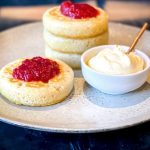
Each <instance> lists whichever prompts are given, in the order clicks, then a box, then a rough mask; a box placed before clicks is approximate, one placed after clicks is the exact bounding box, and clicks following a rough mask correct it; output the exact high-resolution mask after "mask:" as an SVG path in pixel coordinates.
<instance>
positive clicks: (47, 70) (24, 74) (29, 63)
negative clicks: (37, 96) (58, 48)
mask: <svg viewBox="0 0 150 150" xmlns="http://www.w3.org/2000/svg"><path fill="white" fill-rule="evenodd" d="M59 73H60V70H59V65H58V63H57V62H55V61H53V60H50V59H45V58H42V57H33V58H32V59H25V60H24V61H23V62H22V64H21V65H20V66H18V67H17V68H15V69H14V70H13V74H12V76H13V78H14V79H19V80H23V81H26V82H31V81H42V82H45V83H47V82H48V81H49V80H50V79H52V78H53V77H55V76H56V75H58V74H59Z"/></svg>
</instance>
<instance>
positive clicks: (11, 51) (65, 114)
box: [0, 23, 150, 133]
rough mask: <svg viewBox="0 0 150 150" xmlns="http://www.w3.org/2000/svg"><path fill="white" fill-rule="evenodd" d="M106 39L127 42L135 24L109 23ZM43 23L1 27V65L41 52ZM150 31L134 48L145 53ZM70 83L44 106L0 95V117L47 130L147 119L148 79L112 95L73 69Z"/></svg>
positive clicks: (105, 128) (76, 129) (149, 47)
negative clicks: (21, 103)
mask: <svg viewBox="0 0 150 150" xmlns="http://www.w3.org/2000/svg"><path fill="white" fill-rule="evenodd" d="M109 29H110V41H109V43H110V44H125V45H129V44H130V43H131V41H132V40H133V38H134V37H135V35H136V33H137V32H138V30H139V29H138V28H135V27H131V26H127V25H123V24H117V23H110V24H109ZM42 30H43V28H42V23H32V24H28V25H23V26H20V27H17V28H13V29H10V30H7V31H4V32H2V33H0V67H2V66H3V65H5V64H7V63H9V62H11V61H13V60H15V59H17V58H20V57H28V56H35V55H44V41H43V38H42ZM149 39H150V32H148V31H146V32H145V34H144V36H143V37H142V39H141V40H140V42H139V43H138V45H137V48H139V49H141V50H142V51H144V52H146V53H147V54H148V55H150V44H149V43H150V41H149ZM75 76H76V77H75V82H74V89H73V91H72V93H71V94H70V96H69V97H68V98H67V99H66V100H65V101H63V102H61V103H59V104H56V105H53V106H48V107H26V106H18V105H15V104H12V103H10V102H9V101H8V100H7V99H5V98H4V97H2V96H1V95H0V120H1V121H4V122H8V123H11V124H15V125H19V126H24V127H29V128H34V129H37V130H44V131H51V132H68V133H75V132H80V133H81V132H101V131H108V130H114V129H119V128H124V127H128V126H132V125H135V124H138V123H142V122H145V121H147V120H149V119H150V98H149V97H150V85H149V84H148V83H146V84H145V85H143V87H141V88H140V89H138V90H136V91H134V92H130V93H128V94H124V95H118V96H112V95H107V94H104V93H101V92H99V91H97V90H96V89H94V88H92V87H91V86H89V85H88V84H87V83H86V82H85V81H84V79H83V78H82V75H81V72H80V71H75Z"/></svg>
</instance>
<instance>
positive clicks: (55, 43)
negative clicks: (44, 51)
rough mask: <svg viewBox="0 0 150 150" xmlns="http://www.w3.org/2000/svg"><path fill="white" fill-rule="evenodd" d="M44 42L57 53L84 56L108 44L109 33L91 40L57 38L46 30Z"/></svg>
mask: <svg viewBox="0 0 150 150" xmlns="http://www.w3.org/2000/svg"><path fill="white" fill-rule="evenodd" d="M44 40H45V42H46V43H47V45H48V46H49V47H50V48H51V49H53V50H55V51H58V52H62V53H68V54H82V53H83V52H84V51H86V50H87V49H89V48H91V47H95V46H99V45H106V44H108V32H105V33H103V34H100V35H98V36H95V37H91V38H85V39H71V38H64V37H60V36H56V35H54V34H51V33H50V32H48V31H47V30H44Z"/></svg>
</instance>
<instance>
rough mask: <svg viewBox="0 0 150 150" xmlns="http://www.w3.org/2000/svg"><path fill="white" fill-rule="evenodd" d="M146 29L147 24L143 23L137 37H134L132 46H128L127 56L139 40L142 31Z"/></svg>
mask: <svg viewBox="0 0 150 150" xmlns="http://www.w3.org/2000/svg"><path fill="white" fill-rule="evenodd" d="M147 27H148V23H144V25H143V27H142V28H141V30H140V31H139V33H138V35H137V36H136V37H135V39H134V41H133V43H132V45H131V46H130V48H129V50H128V51H127V52H126V53H127V54H129V53H130V52H132V51H133V49H134V47H135V45H136V44H137V42H138V40H139V39H140V37H141V36H142V34H143V33H144V31H145V30H146V28H147Z"/></svg>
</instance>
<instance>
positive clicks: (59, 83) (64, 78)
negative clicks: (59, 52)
mask: <svg viewBox="0 0 150 150" xmlns="http://www.w3.org/2000/svg"><path fill="white" fill-rule="evenodd" d="M73 80H74V73H73V71H72V69H71V68H70V67H69V66H68V65H67V64H65V63H64V62H62V61H59V60H54V59H48V58H42V57H33V58H28V59H18V60H16V61H14V62H12V63H10V64H8V65H6V66H4V67H3V68H2V69H1V70H0V93H1V94H2V95H3V96H4V97H6V98H7V99H8V100H9V101H11V102H13V103H15V104H19V105H27V106H47V105H52V104H55V103H58V102H61V101H63V100H64V99H65V98H66V97H67V96H68V95H69V93H70V92H71V90H72V88H73Z"/></svg>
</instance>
